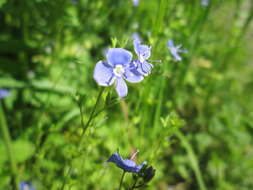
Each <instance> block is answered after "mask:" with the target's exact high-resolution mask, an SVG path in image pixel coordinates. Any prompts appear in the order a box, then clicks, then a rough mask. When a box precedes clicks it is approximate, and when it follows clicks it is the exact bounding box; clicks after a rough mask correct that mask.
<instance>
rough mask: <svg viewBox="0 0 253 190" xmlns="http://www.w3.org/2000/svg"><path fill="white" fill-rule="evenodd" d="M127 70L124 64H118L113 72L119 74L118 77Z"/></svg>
mask: <svg viewBox="0 0 253 190" xmlns="http://www.w3.org/2000/svg"><path fill="white" fill-rule="evenodd" d="M124 72H125V69H124V68H123V66H122V65H116V66H115V67H114V69H113V73H114V74H115V75H116V76H117V77H121V76H122V74H123V73H124Z"/></svg>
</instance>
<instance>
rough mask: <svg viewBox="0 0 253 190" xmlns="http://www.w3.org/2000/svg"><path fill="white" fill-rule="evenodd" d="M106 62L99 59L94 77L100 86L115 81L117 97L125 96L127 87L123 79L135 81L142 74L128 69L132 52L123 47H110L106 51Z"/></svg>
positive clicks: (138, 79) (137, 80) (108, 84)
mask: <svg viewBox="0 0 253 190" xmlns="http://www.w3.org/2000/svg"><path fill="white" fill-rule="evenodd" d="M106 58H107V62H103V61H99V62H98V63H97V64H96V66H95V69H94V75H93V77H94V79H95V81H96V82H97V83H98V84H99V85H100V86H110V85H112V84H114V83H115V85H116V91H117V93H118V95H119V97H125V96H126V95H127V92H128V89H127V85H126V83H125V81H124V80H127V81H128V82H131V83H137V82H140V81H142V80H143V76H142V75H141V74H139V73H138V72H137V71H135V70H134V69H130V65H131V60H132V53H131V52H129V51H127V50H125V49H123V48H111V49H109V50H108V51H107V53H106Z"/></svg>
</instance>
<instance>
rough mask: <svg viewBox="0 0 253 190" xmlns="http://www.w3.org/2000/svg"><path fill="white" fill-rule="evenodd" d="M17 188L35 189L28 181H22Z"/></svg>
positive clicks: (22, 189) (23, 189)
mask: <svg viewBox="0 0 253 190" xmlns="http://www.w3.org/2000/svg"><path fill="white" fill-rule="evenodd" d="M19 190H35V188H34V187H33V186H32V184H31V183H30V182H27V181H22V182H21V183H20V184H19Z"/></svg>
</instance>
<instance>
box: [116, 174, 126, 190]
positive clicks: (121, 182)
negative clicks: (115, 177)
mask: <svg viewBox="0 0 253 190" xmlns="http://www.w3.org/2000/svg"><path fill="white" fill-rule="evenodd" d="M125 174H126V172H125V171H123V174H122V176H121V179H120V183H119V189H118V190H121V187H122V184H123V180H124V177H125Z"/></svg>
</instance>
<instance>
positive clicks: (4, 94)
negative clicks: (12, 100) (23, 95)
mask: <svg viewBox="0 0 253 190" xmlns="http://www.w3.org/2000/svg"><path fill="white" fill-rule="evenodd" d="M7 96H10V92H9V91H8V90H5V89H2V88H0V99H2V98H5V97H7Z"/></svg>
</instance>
